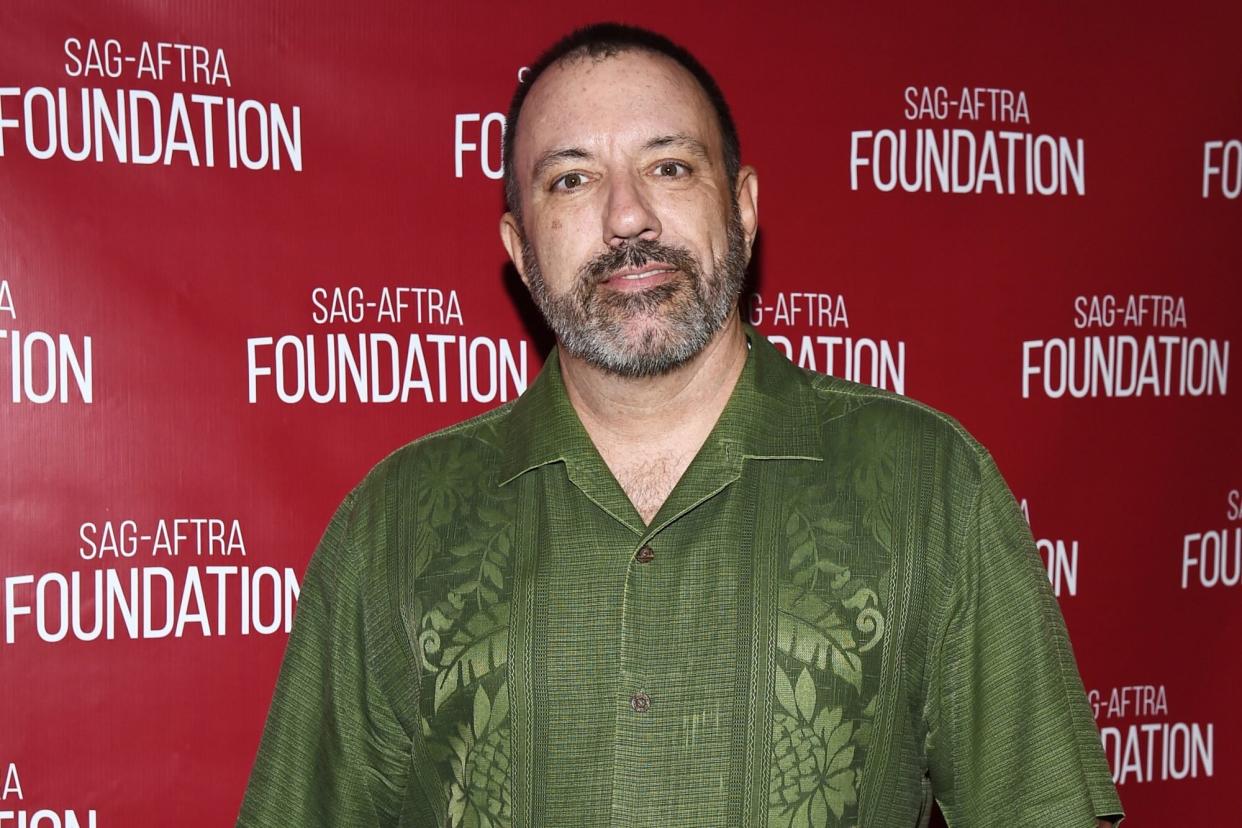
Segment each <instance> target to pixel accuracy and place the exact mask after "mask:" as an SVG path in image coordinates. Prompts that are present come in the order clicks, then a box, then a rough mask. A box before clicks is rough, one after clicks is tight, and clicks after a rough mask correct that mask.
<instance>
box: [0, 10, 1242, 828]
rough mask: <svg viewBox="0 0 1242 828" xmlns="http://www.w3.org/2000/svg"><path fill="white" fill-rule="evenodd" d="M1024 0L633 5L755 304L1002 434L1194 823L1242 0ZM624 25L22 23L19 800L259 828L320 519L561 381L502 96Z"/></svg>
mask: <svg viewBox="0 0 1242 828" xmlns="http://www.w3.org/2000/svg"><path fill="white" fill-rule="evenodd" d="M996 5H997V4H991V3H987V4H983V3H980V4H955V7H954V9H953V10H952V12H950V11H947V10H943V9H940V8H934V7H931V6H927V5H926V4H922V5H920V6H918V7H917V8H911V9H905V10H892V9H888V10H881V9H878V8H874V7H873V6H874V4H872V5H867V4H861V5H860V4H845V3H838V4H832V5H831V6H825V5H824V4H819V3H816V4H811V3H805V4H798V3H794V4H773V3H748V4H743V5H741V6H738V7H736V8H732V7H731V10H730V11H728V12H727V13H725V12H722V11H721V7H720V5H719V4H717V3H687V4H678V5H677V6H675V7H669V6H668V4H664V3H655V2H647V1H646V0H637V2H635V3H633V4H630V5H629V6H627V7H626V9H625V10H624V11H625V18H626V19H627V20H628V21H630V22H636V23H640V24H644V25H648V26H651V27H654V28H657V29H659V30H661V31H664V32H666V33H667V34H669V35H671V36H672V37H674V38H675V39H679V40H681V41H683V42H684V43H685V44H686V45H687V46H689V47H690V48H691V50H692V51H694V52H696V53H697V54H698V55H699V56H700V58H701V59H702V60H703V61H704V63H705V64H706V65H707V66H708V67H709V68H710V69H712V70H713V71H714V72H715V74H716V75H717V77H718V79H719V81H720V84H721V86H722V87H723V88H724V90H725V92H726V94H727V95H728V96H729V99H730V101H731V104H732V106H733V109H734V111H735V114H736V117H737V119H738V122H739V128H740V131H741V136H742V143H743V156H744V160H746V161H747V162H749V163H751V164H753V165H755V166H756V167H757V169H758V171H759V175H760V180H761V183H762V185H763V186H762V196H763V197H762V200H761V204H762V208H763V209H762V217H761V222H760V224H761V231H760V242H759V245H758V248H757V260H756V263H755V266H754V267H753V270H754V274H755V284H754V285H753V288H754V291H755V293H756V295H755V296H754V298H751V299H748V300H747V305H746V307H747V309H748V312H749V313H750V314H751V316H752V320H753V321H754V322H756V323H757V324H758V326H759V327H760V329H761V330H762V331H764V332H765V333H767V334H768V335H770V336H772V337H774V338H778V339H777V341H778V342H780V343H782V344H783V345H785V346H786V347H787V348H788V349H789V351H790V353H791V354H792V356H793V357H794V358H795V359H798V360H800V361H801V362H803V364H806V365H808V366H809V367H813V368H816V369H817V370H821V371H830V372H832V373H836V374H838V375H844V376H849V377H850V378H853V379H858V380H860V381H863V382H872V383H875V384H880V385H883V386H884V387H887V388H890V389H893V390H897V391H900V392H902V393H905V394H909V395H911V396H913V397H916V398H918V399H921V400H924V401H926V402H928V403H930V404H932V405H934V406H936V407H938V408H941V409H943V410H945V411H947V412H949V413H950V414H952V415H954V416H956V417H957V418H959V419H960V420H961V421H962V422H963V424H964V425H966V427H967V428H969V429H970V430H971V431H972V432H973V433H974V434H975V435H976V436H978V437H979V438H980V439H981V440H982V441H983V442H984V444H985V445H987V446H988V447H989V448H990V449H991V450H992V452H993V454H994V455H995V457H996V458H997V460H998V462H999V464H1000V467H1001V470H1002V471H1003V472H1004V474H1005V475H1006V478H1007V479H1008V480H1009V482H1010V484H1011V486H1012V487H1013V489H1014V491H1015V493H1016V495H1017V496H1018V498H1019V499H1020V500H1021V501H1023V503H1024V506H1025V507H1026V508H1027V512H1028V517H1029V520H1030V522H1031V525H1032V529H1033V531H1034V534H1035V537H1036V538H1037V539H1039V541H1040V546H1041V552H1042V554H1043V555H1044V557H1045V559H1046V560H1047V561H1048V562H1049V570H1050V577H1051V578H1052V580H1053V585H1054V587H1055V588H1056V590H1057V592H1058V595H1059V598H1060V601H1061V606H1062V609H1063V610H1064V613H1065V615H1066V618H1067V621H1068V624H1069V627H1070V631H1071V635H1072V637H1073V641H1074V647H1075V651H1076V653H1077V656H1078V660H1079V664H1080V667H1081V669H1082V674H1083V679H1084V682H1085V684H1086V687H1087V688H1088V690H1089V691H1090V693H1091V698H1092V701H1093V702H1095V703H1097V704H1098V707H1097V723H1098V724H1099V726H1100V728H1101V731H1102V737H1103V739H1104V743H1105V746H1106V748H1107V752H1108V754H1109V758H1110V762H1111V763H1112V766H1113V770H1114V775H1115V777H1116V779H1117V781H1118V782H1119V784H1120V792H1121V797H1122V800H1123V803H1124V804H1125V807H1126V810H1127V812H1128V813H1129V814H1130V818H1129V820H1128V824H1129V825H1133V826H1134V828H1143V827H1144V826H1163V825H1172V824H1193V823H1195V822H1198V821H1205V820H1208V819H1210V818H1212V817H1218V816H1223V815H1226V814H1229V813H1231V812H1232V811H1233V810H1234V808H1233V807H1232V800H1233V797H1232V793H1233V792H1232V790H1231V789H1230V782H1231V781H1236V780H1237V779H1238V778H1239V776H1238V774H1239V769H1240V767H1242V763H1240V760H1239V757H1240V754H1239V750H1238V748H1237V747H1236V745H1237V734H1238V733H1239V727H1240V726H1242V718H1240V716H1239V712H1238V706H1237V704H1236V702H1235V701H1234V693H1233V692H1232V689H1233V687H1234V686H1235V685H1236V684H1237V683H1238V681H1239V679H1240V678H1242V672H1240V671H1239V668H1238V666H1237V664H1236V659H1235V658H1234V656H1235V654H1236V650H1237V642H1238V640H1239V632H1242V630H1240V626H1242V625H1240V623H1239V622H1240V620H1242V604H1240V603H1239V601H1240V600H1242V589H1239V580H1240V576H1242V492H1240V490H1242V476H1239V459H1240V458H1242V438H1240V433H1239V428H1238V424H1239V421H1240V418H1239V416H1238V415H1239V405H1238V402H1237V399H1238V394H1239V393H1240V392H1242V389H1239V388H1238V387H1237V383H1238V382H1239V381H1240V380H1239V377H1238V372H1237V370H1236V367H1235V364H1234V363H1235V362H1236V361H1237V359H1238V355H1237V354H1236V353H1231V350H1230V349H1231V346H1232V347H1235V348H1236V345H1234V342H1235V341H1236V340H1238V339H1239V335H1240V334H1242V323H1240V318H1242V287H1240V282H1239V272H1240V271H1242V244H1239V239H1240V234H1239V229H1240V228H1242V198H1239V195H1240V193H1242V60H1240V59H1239V56H1238V55H1239V50H1238V37H1239V33H1242V12H1240V11H1239V8H1240V7H1239V6H1238V5H1237V4H1235V3H1229V2H1223V0H1222V2H1217V3H1214V4H1206V7H1205V6H1204V5H1200V4H1197V5H1199V8H1198V9H1197V10H1196V11H1195V12H1194V16H1192V15H1191V14H1190V12H1189V11H1188V10H1187V9H1179V10H1178V11H1177V13H1174V12H1172V11H1159V10H1154V9H1153V10H1143V9H1142V8H1140V7H1138V6H1136V5H1135V4H1112V5H1101V4H1089V5H1086V6H1083V7H1082V8H1078V7H1074V8H1068V7H1066V8H1059V9H1055V10H1048V11H1040V10H1035V9H1028V10H1010V11H1000V10H998V9H997V8H996ZM1210 6H1215V8H1214V9H1211V8H1207V7H1210ZM617 15H618V10H617V9H615V8H612V7H608V6H604V5H592V4H585V3H581V2H572V3H571V2H559V1H558V2H554V3H545V4H539V6H538V8H537V11H536V9H535V7H532V6H530V5H529V4H515V3H487V4H481V5H463V4H414V3H404V2H397V0H390V1H389V2H372V3H366V4H357V3H336V4H334V3H329V2H313V3H311V2H307V3H298V4H294V3H285V4H281V5H277V6H270V5H268V4H254V3H244V2H220V3H212V4H191V5H185V4H179V3H157V2H133V1H131V2H125V3H114V4H109V5H108V7H105V6H104V4H87V3H79V4H73V3H66V4H47V3H37V2H34V0H21V1H20V2H8V3H5V4H3V5H0V423H2V426H0V467H2V468H3V473H2V476H0V485H2V486H3V489H2V496H0V578H3V581H4V586H3V590H2V591H0V601H2V602H3V608H4V614H3V618H2V619H0V621H2V623H3V629H2V630H0V631H2V632H3V638H2V640H0V682H2V683H3V686H4V704H2V705H0V773H2V774H3V775H4V788H3V796H2V798H0V820H2V819H4V813H5V812H7V811H12V812H14V813H17V812H19V811H26V812H27V814H28V817H29V818H33V816H34V814H35V813H36V812H37V811H39V810H40V809H47V810H49V811H52V812H55V813H56V815H57V816H56V818H57V820H58V821H57V822H56V823H55V824H66V825H68V824H72V823H70V822H69V820H70V819H71V818H76V819H78V820H79V821H80V823H81V824H82V825H86V824H88V820H89V819H91V818H94V819H96V820H97V824H98V825H100V826H138V825H183V826H218V825H225V824H230V823H231V822H232V820H233V819H234V818H235V815H236V810H237V807H238V804H239V802H240V797H241V793H242V790H243V788H244V785H245V780H246V777H247V774H248V772H249V769H250V763H251V761H252V758H253V755H254V751H255V748H256V745H257V743H258V738H259V734H260V730H261V727H262V723H263V719H264V716H265V714H266V711H267V706H268V702H269V699H270V694H271V690H272V687H273V682H274V680H275V676H276V671H277V668H278V666H279V661H280V656H281V653H282V651H283V648H284V644H285V640H286V627H287V621H288V619H289V617H290V616H291V614H292V611H293V608H294V606H295V601H296V591H297V584H298V582H299V579H300V577H301V573H302V572H303V569H304V567H305V565H306V562H307V559H308V557H309V555H310V553H311V551H312V549H313V547H314V544H315V542H316V540H317V539H318V536H319V534H320V532H321V531H322V530H323V527H324V526H325V524H326V522H327V519H328V517H329V515H330V514H331V512H332V509H333V508H334V506H335V505H336V504H337V503H338V502H339V500H340V498H341V497H342V496H343V495H344V493H345V492H346V491H347V490H348V489H349V488H350V487H351V486H352V485H353V484H354V483H355V482H356V481H357V480H358V479H359V478H360V477H361V475H362V474H363V473H364V472H365V471H366V470H367V469H368V468H369V467H370V466H371V464H373V463H374V462H375V461H377V460H378V459H380V458H381V457H382V456H384V455H385V454H386V453H388V452H389V451H390V450H392V449H393V448H395V447H397V446H398V445H400V444H402V443H404V442H406V441H408V440H411V439H413V438H415V437H418V436H420V435H422V434H424V433H426V432H428V431H431V430H433V429H436V428H439V427H441V426H444V425H447V424H449V423H452V422H455V421H457V420H460V419H462V418H464V417H467V416H469V415H473V414H476V413H479V412H481V411H483V410H485V409H487V408H489V407H491V406H492V405H495V404H497V403H499V402H500V401H502V400H504V399H508V398H512V397H513V396H514V395H515V394H517V393H518V392H520V391H521V389H522V388H524V387H525V385H526V384H527V383H528V382H529V381H530V380H532V379H533V377H534V375H535V373H536V372H537V370H538V367H539V365H540V363H541V360H542V355H543V354H544V353H546V348H547V344H548V342H547V336H546V334H544V333H543V332H542V330H541V329H540V328H539V326H538V323H537V322H535V321H534V319H533V314H532V310H531V306H530V304H529V302H528V301H527V300H526V299H525V297H524V296H523V294H522V288H521V286H520V284H519V283H518V282H517V280H516V277H515V275H514V274H513V273H512V271H511V270H510V269H508V268H507V267H506V261H505V256H504V251H503V249H502V247H501V246H500V244H499V240H498V238H497V232H496V224H497V218H498V216H499V214H500V212H501V209H502V207H501V195H500V186H499V182H498V181H497V180H496V177H497V176H498V175H499V170H500V138H501V134H502V129H503V117H502V116H501V115H500V114H499V113H501V112H502V111H503V110H504V108H505V106H506V105H507V102H508V98H509V95H510V94H511V91H512V88H513V86H514V84H515V82H516V81H517V78H518V75H519V72H520V69H521V67H522V66H523V65H524V63H526V62H529V61H530V60H532V59H533V57H534V55H535V54H536V53H537V52H538V51H539V50H540V49H541V48H542V47H543V46H545V45H547V44H548V43H549V42H550V41H551V40H552V39H554V38H555V37H556V36H558V35H559V34H561V33H563V32H565V31H567V30H568V29H569V28H571V27H572V26H574V25H576V24H581V23H585V22H589V21H592V20H597V19H602V18H610V17H616V16H617ZM830 358H831V363H830V362H829V359H830ZM393 397H395V399H393ZM92 812H93V816H92ZM12 819H14V820H16V816H14V817H12ZM44 819H45V820H47V822H46V824H47V825H51V824H53V823H52V822H51V818H50V817H45V818H44Z"/></svg>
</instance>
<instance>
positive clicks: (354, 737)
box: [237, 493, 411, 828]
mask: <svg viewBox="0 0 1242 828" xmlns="http://www.w3.org/2000/svg"><path fill="white" fill-rule="evenodd" d="M355 506H356V504H355V495H354V494H352V493H351V495H350V496H349V497H347V498H346V500H345V502H344V503H343V504H342V505H341V507H340V508H339V509H338V510H337V512H336V514H335V515H334V516H333V518H332V521H331V523H330V524H329V525H328V528H327V531H326V532H325V533H324V535H323V539H322V540H321V541H320V543H319V546H318V548H317V549H316V550H315V554H314V555H313V557H312V558H311V562H310V565H309V566H308V568H307V570H306V576H305V578H304V579H303V583H302V587H301V593H300V595H299V599H298V608H297V613H296V616H295V619H294V624H293V629H292V632H291V634H290V637H289V643H288V646H287V648H286V650H285V656H284V661H283V662H282V664H281V668H280V677H279V679H278V680H277V683H276V691H275V695H274V697H273V699H272V705H271V708H270V711H269V713H268V717H267V723H266V725H265V727H264V731H263V738H262V741H261V742H260V745H259V751H258V756H257V758H256V759H255V763H254V768H253V770H252V771H251V776H250V782H249V785H248V786H247V789H246V794H245V798H244V800H243V802H242V807H241V813H240V815H239V816H238V820H237V825H238V826H239V828H240V827H241V826H244V828H260V826H263V827H266V826H273V828H275V826H281V828H285V827H286V826H291V825H297V826H307V827H308V828H309V826H329V825H332V826H339V825H349V826H381V825H385V826H386V825H396V824H397V820H398V818H399V812H400V809H401V807H402V804H401V800H402V797H403V795H404V792H405V787H406V784H407V778H406V777H408V776H409V774H410V761H409V756H410V743H411V738H410V736H409V735H408V733H407V732H406V729H405V728H404V727H403V726H402V724H401V722H400V721H399V719H398V718H397V716H396V714H395V713H394V711H393V706H392V705H391V703H390V702H389V700H388V698H387V697H386V695H385V693H384V692H383V691H382V689H381V687H380V683H379V682H378V681H377V670H382V669H383V666H384V665H382V664H377V658H378V657H379V655H378V653H377V652H376V650H377V648H376V647H375V646H374V645H373V644H372V643H371V642H370V641H369V640H368V638H369V636H368V628H369V627H370V626H371V625H370V624H368V622H367V619H366V618H365V614H366V612H367V601H366V596H365V588H366V583H367V576H366V566H365V565H364V564H363V562H364V561H365V560H366V559H367V557H368V556H367V554H366V553H367V552H368V551H370V550H367V549H359V547H366V546H368V545H373V544H377V543H380V542H381V541H382V538H378V537H374V536H373V535H372V533H371V531H370V530H369V528H368V527H366V526H363V527H361V529H359V528H358V527H357V526H354V525H353V524H354V522H355V521H353V520H352V518H353V516H354V512H355Z"/></svg>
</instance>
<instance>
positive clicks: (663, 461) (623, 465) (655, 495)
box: [606, 453, 692, 524]
mask: <svg viewBox="0 0 1242 828" xmlns="http://www.w3.org/2000/svg"><path fill="white" fill-rule="evenodd" d="M691 457H692V455H691V454H689V453H681V454H676V453H660V454H651V455H644V456H638V457H633V456H631V457H625V458H622V457H610V458H606V462H607V463H608V466H609V468H610V469H611V470H612V473H613V475H614V476H615V477H616V478H617V482H618V483H620V484H621V488H622V489H623V490H624V491H625V494H626V495H627V496H628V497H629V499H630V502H631V503H633V504H634V508H635V509H637V510H638V514H639V515H640V516H641V517H642V519H643V522H644V523H648V524H650V523H651V519H652V518H654V517H655V516H656V512H658V511H660V507H661V506H663V505H664V501H666V500H668V496H669V493H670V492H672V491H673V487H674V486H676V485H677V481H678V480H680V479H681V475H682V473H684V472H685V470H686V467H687V466H689V465H690V460H691Z"/></svg>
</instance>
